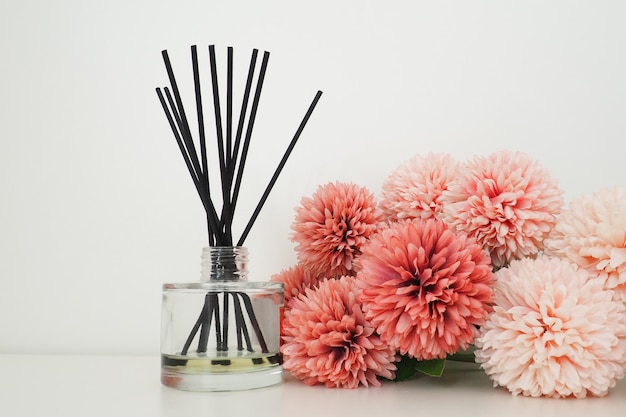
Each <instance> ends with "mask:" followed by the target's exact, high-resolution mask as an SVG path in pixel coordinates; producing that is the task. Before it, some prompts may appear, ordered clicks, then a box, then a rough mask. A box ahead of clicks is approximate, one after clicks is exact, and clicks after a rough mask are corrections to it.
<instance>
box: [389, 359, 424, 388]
mask: <svg viewBox="0 0 626 417" xmlns="http://www.w3.org/2000/svg"><path fill="white" fill-rule="evenodd" d="M417 364H418V362H417V359H415V358H410V357H408V356H406V355H402V356H400V361H399V362H396V367H397V368H398V369H397V370H396V377H395V378H394V379H393V381H396V382H400V381H406V380H409V379H411V378H413V376H415V373H416V371H417Z"/></svg>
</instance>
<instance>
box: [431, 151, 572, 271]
mask: <svg viewBox="0 0 626 417" xmlns="http://www.w3.org/2000/svg"><path fill="white" fill-rule="evenodd" d="M459 175H460V176H459V179H458V180H457V181H455V182H454V183H452V184H450V186H449V187H448V190H447V191H444V192H443V197H442V200H443V204H444V211H443V214H442V218H443V219H444V220H445V221H446V222H447V223H448V224H450V226H451V227H452V228H453V229H454V230H457V231H464V232H466V233H467V234H469V235H470V236H472V237H475V238H476V240H478V242H479V243H480V244H481V245H482V246H483V247H484V248H485V249H486V250H487V251H489V254H490V256H491V261H492V262H493V266H494V267H496V268H498V267H502V266H504V265H506V264H507V263H508V262H510V261H511V260H512V259H519V258H524V257H528V256H531V257H532V256H535V255H536V254H537V253H538V252H540V251H541V250H542V249H543V240H544V239H545V238H546V236H548V234H549V233H550V230H551V229H552V227H553V226H554V224H555V222H556V217H555V216H556V214H558V212H559V211H560V209H561V207H562V206H563V197H562V194H563V192H562V190H561V189H559V188H558V185H557V181H556V179H554V178H553V177H552V176H551V175H550V173H549V172H548V171H547V170H546V169H544V168H543V167H542V166H541V165H540V164H539V163H538V162H537V161H533V160H532V159H530V158H529V157H528V156H527V155H526V154H524V153H519V152H516V153H513V152H510V151H501V152H496V153H493V154H491V155H489V156H488V157H475V158H474V159H473V160H472V161H470V162H469V163H468V164H467V169H464V170H461V171H460V173H459Z"/></svg>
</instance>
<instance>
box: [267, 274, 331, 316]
mask: <svg viewBox="0 0 626 417" xmlns="http://www.w3.org/2000/svg"><path fill="white" fill-rule="evenodd" d="M270 281H272V282H282V283H283V285H284V286H285V304H286V305H287V306H289V303H290V302H291V300H292V299H294V298H296V297H297V296H298V294H303V293H304V292H305V291H306V289H307V288H315V287H317V285H318V284H319V281H320V278H319V277H318V276H317V275H315V274H314V273H313V272H312V271H311V270H310V269H308V268H306V267H305V266H304V265H302V264H297V265H294V266H292V267H290V268H288V269H284V270H282V271H281V272H279V273H278V274H274V275H272V277H271V278H270Z"/></svg>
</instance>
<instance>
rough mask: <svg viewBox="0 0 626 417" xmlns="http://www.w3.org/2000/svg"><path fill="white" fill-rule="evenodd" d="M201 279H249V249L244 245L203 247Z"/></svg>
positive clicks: (206, 280)
mask: <svg viewBox="0 0 626 417" xmlns="http://www.w3.org/2000/svg"><path fill="white" fill-rule="evenodd" d="M201 265H202V271H201V276H200V281H202V282H209V281H222V282H223V281H247V279H248V249H247V248H245V247H243V246H209V247H206V248H203V249H202V262H201Z"/></svg>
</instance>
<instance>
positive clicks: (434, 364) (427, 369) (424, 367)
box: [416, 359, 446, 377]
mask: <svg viewBox="0 0 626 417" xmlns="http://www.w3.org/2000/svg"><path fill="white" fill-rule="evenodd" d="M445 367H446V360H445V359H431V360H427V361H420V362H417V365H416V369H417V370H418V371H419V372H421V373H423V374H426V375H428V376H434V377H440V376H441V374H443V370H444V368H445Z"/></svg>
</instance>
